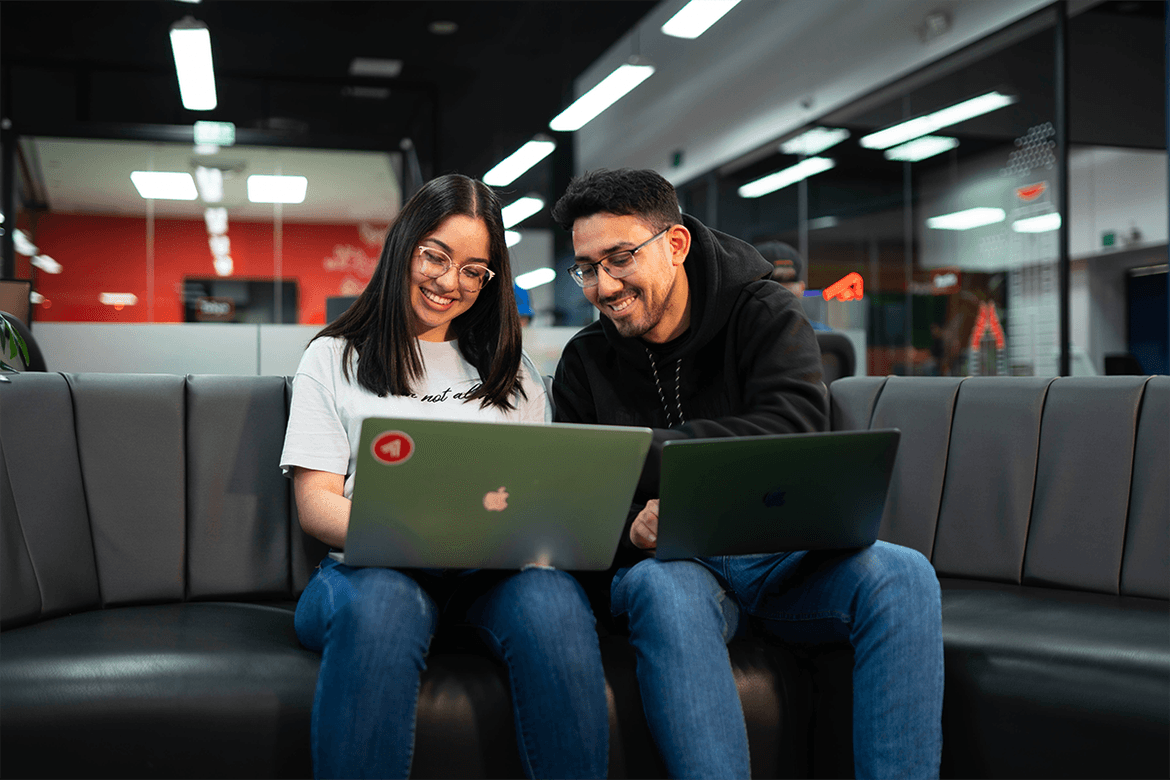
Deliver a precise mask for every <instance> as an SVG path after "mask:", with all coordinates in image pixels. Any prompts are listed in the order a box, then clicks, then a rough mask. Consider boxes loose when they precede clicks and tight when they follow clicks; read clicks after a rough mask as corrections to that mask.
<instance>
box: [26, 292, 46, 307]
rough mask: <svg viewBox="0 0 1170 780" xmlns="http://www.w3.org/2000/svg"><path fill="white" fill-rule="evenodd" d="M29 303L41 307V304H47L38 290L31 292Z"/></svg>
mask: <svg viewBox="0 0 1170 780" xmlns="http://www.w3.org/2000/svg"><path fill="white" fill-rule="evenodd" d="M28 302H29V303H35V304H38V305H39V304H42V303H44V302H45V296H43V295H41V294H40V293H39V292H37V291H36V290H33V291H32V292H30V293H29V294H28Z"/></svg>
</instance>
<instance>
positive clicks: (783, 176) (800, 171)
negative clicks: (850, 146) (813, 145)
mask: <svg viewBox="0 0 1170 780" xmlns="http://www.w3.org/2000/svg"><path fill="white" fill-rule="evenodd" d="M836 165H837V161H836V160H834V159H832V158H831V157H809V158H808V159H806V160H801V161H800V162H798V163H797V164H796V165H793V166H790V167H788V168H785V169H784V170H782V171H776V172H775V173H770V174H768V175H767V176H764V177H763V178H760V179H756V180H755V181H749V182H748V183H747V184H745V185H743V186H742V187H740V188H739V190H738V192H739V197H741V198H758V197H760V196H761V195H767V194H768V193H769V192H775V191H776V190H779V189H783V188H785V187H787V186H789V185H792V184H796V183H797V182H798V181H800V180H802V179H807V178H808V177H809V176H814V175H816V174H818V173H822V172H824V171H827V170H829V169H831V168H833V167H835V166H836Z"/></svg>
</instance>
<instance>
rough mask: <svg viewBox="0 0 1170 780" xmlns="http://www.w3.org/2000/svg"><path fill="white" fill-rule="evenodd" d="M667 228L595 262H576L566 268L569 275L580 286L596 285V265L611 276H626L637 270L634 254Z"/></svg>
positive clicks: (616, 277) (665, 232) (662, 234)
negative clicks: (635, 244)
mask: <svg viewBox="0 0 1170 780" xmlns="http://www.w3.org/2000/svg"><path fill="white" fill-rule="evenodd" d="M670 227H674V225H671V226H670ZM669 230H670V228H666V230H663V231H662V232H661V233H658V234H657V235H654V236H651V237H650V238H648V239H646V240H645V241H643V242H642V243H640V244H638V245H637V246H636V247H634V248H633V249H623V250H622V251H621V252H614V253H613V254H612V255H606V256H605V257H603V258H601V259H600V260H598V261H597V262H596V263H577V264H576V265H574V266H572V267H571V268H569V269H568V270H569V276H571V277H573V281H574V282H576V283H577V284H578V285H580V286H581V287H594V286H596V285H597V267H598V266H601V267H602V268H604V269H605V272H606V273H607V274H609V275H610V277H611V278H614V279H622V278H624V277H627V276H629V275H630V274H632V273H633V272H634V271H637V270H638V261H637V260H636V259H635V258H634V255H635V254H636V253H637V252H638V251H639V250H640V249H642V248H644V247H645V246H647V245H648V244H650V243H652V242H654V241H657V240H658V239H660V238H662V237H663V236H665V235H666V234H667V232H668V231H669Z"/></svg>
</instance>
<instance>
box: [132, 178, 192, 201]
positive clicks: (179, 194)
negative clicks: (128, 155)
mask: <svg viewBox="0 0 1170 780" xmlns="http://www.w3.org/2000/svg"><path fill="white" fill-rule="evenodd" d="M130 181H132V182H134V187H135V188H136V189H137V190H138V194H139V195H141V196H142V197H144V198H147V199H148V200H195V199H196V198H198V197H199V191H198V190H196V189H195V180H194V179H192V178H191V174H189V173H176V172H172V171H134V172H133V173H131V174H130Z"/></svg>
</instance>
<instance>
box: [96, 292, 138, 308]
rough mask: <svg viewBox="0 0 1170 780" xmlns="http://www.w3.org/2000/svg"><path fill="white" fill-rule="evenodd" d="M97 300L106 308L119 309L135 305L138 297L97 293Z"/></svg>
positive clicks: (131, 294) (126, 294) (127, 294)
mask: <svg viewBox="0 0 1170 780" xmlns="http://www.w3.org/2000/svg"><path fill="white" fill-rule="evenodd" d="M98 300H99V301H101V302H102V303H104V304H105V305H106V306H114V307H117V308H121V307H123V306H134V305H135V304H137V303H138V296H137V295H135V294H134V293H99V294H98Z"/></svg>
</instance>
